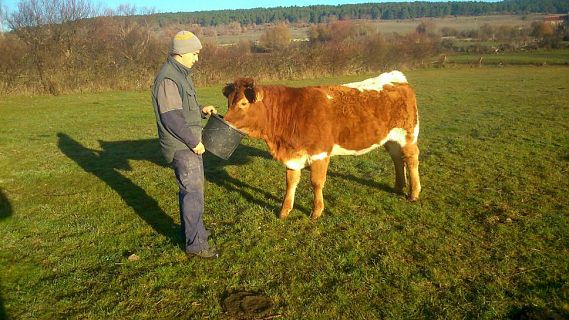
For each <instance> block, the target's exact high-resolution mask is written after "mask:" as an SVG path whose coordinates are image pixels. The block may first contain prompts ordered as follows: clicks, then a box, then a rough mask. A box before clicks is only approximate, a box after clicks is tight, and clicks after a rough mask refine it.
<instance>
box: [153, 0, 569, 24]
mask: <svg viewBox="0 0 569 320" xmlns="http://www.w3.org/2000/svg"><path fill="white" fill-rule="evenodd" d="M567 12H569V1H568V0H504V1H501V2H492V3H489V2H476V1H468V2H424V1H418V2H407V3H405V2H404V3H401V2H387V3H363V4H345V5H338V6H328V5H321V6H320V5H319V6H307V7H297V6H293V7H276V8H256V9H242V10H216V11H200V12H178V13H159V14H155V15H153V17H154V18H156V19H157V21H158V23H159V24H160V25H161V26H165V25H169V24H172V23H180V24H199V25H201V26H216V25H224V24H229V23H232V22H239V23H241V24H243V25H250V24H264V23H278V22H288V23H301V22H305V23H320V22H326V21H330V20H334V19H338V20H350V19H371V20H380V19H381V20H392V19H412V18H425V17H445V16H481V15H492V14H528V13H550V14H556V13H567Z"/></svg>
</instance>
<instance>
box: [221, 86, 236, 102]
mask: <svg viewBox="0 0 569 320" xmlns="http://www.w3.org/2000/svg"><path fill="white" fill-rule="evenodd" d="M233 91H235V84H233V83H228V84H226V85H225V87H223V89H222V90H221V92H223V95H224V96H225V97H226V98H229V95H230V94H231V93H233Z"/></svg>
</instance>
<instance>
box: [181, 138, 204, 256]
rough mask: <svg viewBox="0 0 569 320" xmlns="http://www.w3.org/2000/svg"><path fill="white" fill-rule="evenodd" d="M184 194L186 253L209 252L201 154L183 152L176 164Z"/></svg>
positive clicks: (182, 196)
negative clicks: (205, 225) (204, 212)
mask: <svg viewBox="0 0 569 320" xmlns="http://www.w3.org/2000/svg"><path fill="white" fill-rule="evenodd" d="M172 166H173V167H174V171H175V173H176V180H177V182H178V186H179V187H180V191H179V193H178V201H179V204H180V224H181V232H182V237H183V239H184V245H185V249H186V252H198V251H201V250H207V249H209V245H208V243H207V238H208V234H209V233H208V232H207V231H206V230H205V227H204V224H203V220H202V214H203V211H204V169H203V159H202V156H201V155H197V154H195V153H194V152H192V151H191V150H189V149H188V150H180V151H176V153H175V154H174V161H173V162H172Z"/></svg>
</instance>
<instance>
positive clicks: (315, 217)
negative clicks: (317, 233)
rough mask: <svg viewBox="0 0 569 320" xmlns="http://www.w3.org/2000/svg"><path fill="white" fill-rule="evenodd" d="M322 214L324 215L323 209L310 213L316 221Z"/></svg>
mask: <svg viewBox="0 0 569 320" xmlns="http://www.w3.org/2000/svg"><path fill="white" fill-rule="evenodd" d="M321 215H322V211H320V212H312V213H311V214H310V220H312V221H316V220H318V219H319V218H320V216H321Z"/></svg>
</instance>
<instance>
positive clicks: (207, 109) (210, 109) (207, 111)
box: [202, 106, 217, 116]
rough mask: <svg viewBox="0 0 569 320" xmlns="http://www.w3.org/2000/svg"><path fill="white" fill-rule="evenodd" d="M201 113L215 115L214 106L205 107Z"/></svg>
mask: <svg viewBox="0 0 569 320" xmlns="http://www.w3.org/2000/svg"><path fill="white" fill-rule="evenodd" d="M202 113H203V114H207V115H209V116H211V115H212V114H217V109H215V107H214V106H205V107H203V109H202Z"/></svg>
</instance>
